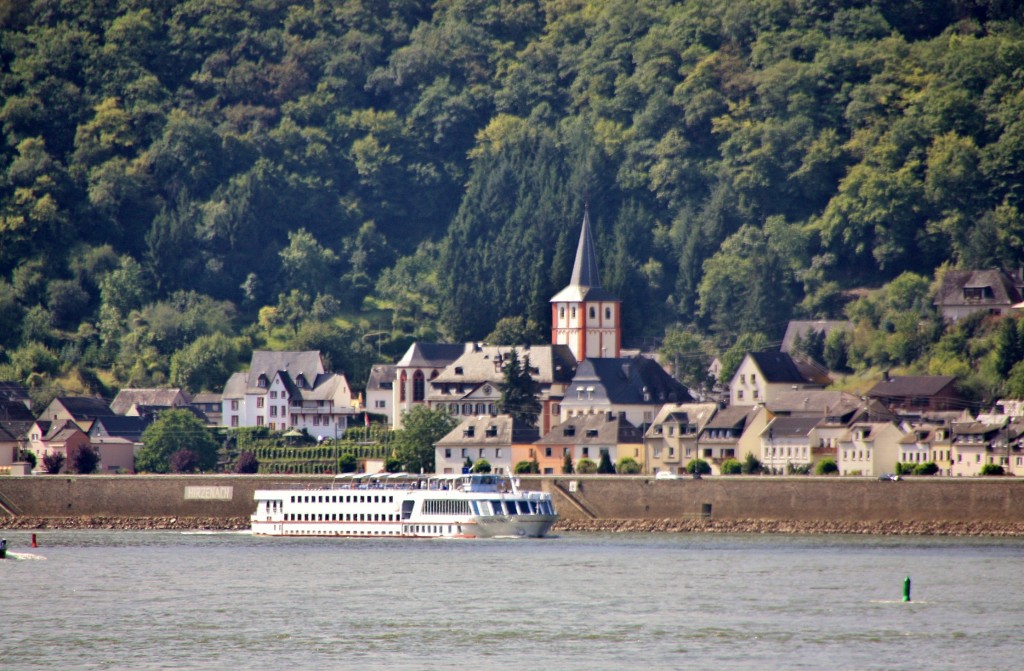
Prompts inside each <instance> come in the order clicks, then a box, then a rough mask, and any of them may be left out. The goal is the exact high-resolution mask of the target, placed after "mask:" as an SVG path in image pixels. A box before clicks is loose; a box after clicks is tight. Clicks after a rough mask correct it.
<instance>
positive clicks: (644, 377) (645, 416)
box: [561, 356, 693, 426]
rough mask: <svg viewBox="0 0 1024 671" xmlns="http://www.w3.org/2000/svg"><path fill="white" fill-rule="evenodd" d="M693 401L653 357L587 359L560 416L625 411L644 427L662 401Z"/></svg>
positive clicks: (630, 418) (579, 366) (663, 402)
mask: <svg viewBox="0 0 1024 671" xmlns="http://www.w3.org/2000/svg"><path fill="white" fill-rule="evenodd" d="M692 401H693V397H692V396H690V392H689V391H688V390H687V389H686V387H685V386H683V384H682V383H680V382H679V381H678V380H676V379H675V378H674V377H672V376H671V375H669V374H668V372H666V371H665V369H664V368H662V367H661V364H659V363H658V362H657V361H654V360H653V359H648V358H647V357H644V356H635V357H623V358H618V359H586V360H584V361H581V362H580V363H579V365H578V366H577V367H576V375H575V376H574V377H573V379H572V383H571V384H570V385H569V388H568V389H567V390H566V392H565V397H564V398H563V399H562V405H561V410H562V412H561V419H562V420H563V421H564V420H566V419H568V418H571V417H579V416H581V415H589V414H607V413H609V412H611V413H613V414H615V415H618V414H619V413H625V416H626V419H627V420H629V422H630V423H632V424H633V425H634V426H646V425H649V424H650V423H651V422H652V421H653V420H654V416H655V415H656V414H657V413H658V411H659V410H660V409H661V406H663V405H664V404H666V403H690V402H692Z"/></svg>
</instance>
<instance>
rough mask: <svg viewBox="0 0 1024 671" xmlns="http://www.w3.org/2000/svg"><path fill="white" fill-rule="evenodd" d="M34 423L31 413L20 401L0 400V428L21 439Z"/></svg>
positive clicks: (34, 419)
mask: <svg viewBox="0 0 1024 671" xmlns="http://www.w3.org/2000/svg"><path fill="white" fill-rule="evenodd" d="M35 421H36V418H35V417H34V416H33V415H32V411H31V410H29V409H28V406H26V405H25V404H24V403H22V402H21V401H19V400H11V399H0V428H3V429H4V430H6V431H8V432H9V433H12V434H15V435H16V437H21V436H23V435H25V433H26V432H27V431H28V430H29V428H30V427H31V426H32V425H33V424H34V423H35Z"/></svg>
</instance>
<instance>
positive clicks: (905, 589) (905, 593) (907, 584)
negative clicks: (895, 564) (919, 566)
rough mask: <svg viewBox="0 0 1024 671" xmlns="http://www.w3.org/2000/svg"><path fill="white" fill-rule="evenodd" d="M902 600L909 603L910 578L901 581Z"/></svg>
mask: <svg viewBox="0 0 1024 671" xmlns="http://www.w3.org/2000/svg"><path fill="white" fill-rule="evenodd" d="M903 600H904V601H910V576H909V575H908V576H907V579H906V580H904V581H903Z"/></svg>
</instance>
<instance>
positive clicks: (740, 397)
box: [736, 389, 743, 401]
mask: <svg viewBox="0 0 1024 671" xmlns="http://www.w3.org/2000/svg"><path fill="white" fill-rule="evenodd" d="M736 399H737V400H740V401H742V400H743V390H742V389H737V390H736Z"/></svg>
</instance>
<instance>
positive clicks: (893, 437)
mask: <svg viewBox="0 0 1024 671" xmlns="http://www.w3.org/2000/svg"><path fill="white" fill-rule="evenodd" d="M903 436H904V432H903V430H902V429H900V427H898V426H897V425H896V424H895V423H893V422H858V423H856V424H854V425H853V426H851V427H850V429H849V431H847V432H846V434H845V435H843V437H842V438H840V439H839V444H838V446H837V449H836V453H837V455H836V456H837V458H836V465H837V466H839V474H840V475H869V476H874V477H878V476H880V475H883V474H885V473H895V472H896V463H897V462H898V461H899V458H900V446H901V443H900V441H901V440H902V439H903Z"/></svg>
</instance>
